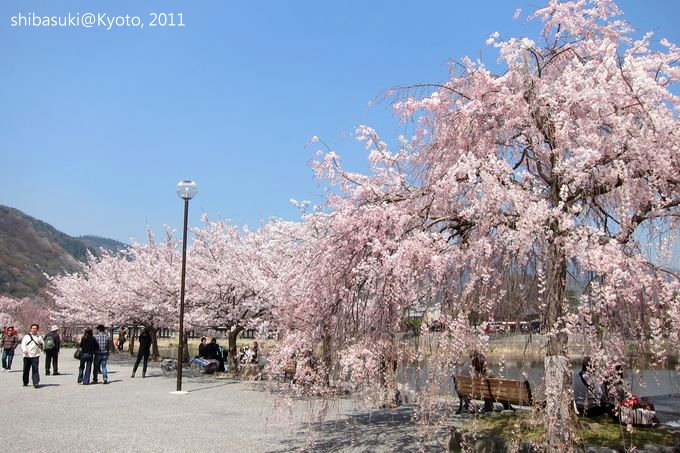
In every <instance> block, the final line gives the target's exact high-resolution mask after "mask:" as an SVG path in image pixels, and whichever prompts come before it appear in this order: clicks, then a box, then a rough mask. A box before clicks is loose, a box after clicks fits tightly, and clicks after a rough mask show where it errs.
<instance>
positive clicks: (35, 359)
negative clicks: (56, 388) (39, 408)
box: [21, 324, 45, 388]
mask: <svg viewBox="0 0 680 453" xmlns="http://www.w3.org/2000/svg"><path fill="white" fill-rule="evenodd" d="M38 329H40V326H39V325H38V324H31V330H30V332H28V333H27V334H26V335H24V338H22V339H21V352H22V353H23V355H24V376H23V378H24V387H27V386H28V375H29V373H30V374H31V380H32V381H33V387H35V388H38V385H39V384H40V370H39V368H40V351H42V350H43V348H44V347H45V343H44V341H43V338H42V337H41V336H40V335H38Z"/></svg>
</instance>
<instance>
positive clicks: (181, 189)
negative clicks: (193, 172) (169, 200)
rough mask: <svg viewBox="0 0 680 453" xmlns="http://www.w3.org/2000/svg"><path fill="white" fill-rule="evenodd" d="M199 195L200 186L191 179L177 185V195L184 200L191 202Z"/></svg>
mask: <svg viewBox="0 0 680 453" xmlns="http://www.w3.org/2000/svg"><path fill="white" fill-rule="evenodd" d="M197 193H198V186H197V185H196V183H195V182H194V181H192V180H191V179H183V180H181V181H180V182H178V183H177V195H179V197H180V198H181V199H183V200H191V199H192V198H194V197H195V196H196V194H197Z"/></svg>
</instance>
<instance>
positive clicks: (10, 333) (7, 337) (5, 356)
mask: <svg viewBox="0 0 680 453" xmlns="http://www.w3.org/2000/svg"><path fill="white" fill-rule="evenodd" d="M18 344H19V336H18V335H17V331H16V329H15V328H14V327H13V326H9V327H8V328H7V332H6V333H5V334H4V335H3V336H2V345H1V346H2V369H3V370H5V371H6V372H9V370H11V369H12V360H13V359H14V350H15V349H16V347H17V345H18Z"/></svg>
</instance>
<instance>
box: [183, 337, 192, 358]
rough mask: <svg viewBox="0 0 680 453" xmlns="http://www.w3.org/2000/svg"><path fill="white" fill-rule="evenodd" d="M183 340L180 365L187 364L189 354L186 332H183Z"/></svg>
mask: <svg viewBox="0 0 680 453" xmlns="http://www.w3.org/2000/svg"><path fill="white" fill-rule="evenodd" d="M183 339H184V346H183V347H182V363H189V360H191V359H190V357H191V354H189V336H188V335H187V332H186V331H185V332H184V335H183Z"/></svg>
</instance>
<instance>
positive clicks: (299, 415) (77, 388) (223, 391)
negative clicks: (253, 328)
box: [0, 350, 416, 452]
mask: <svg viewBox="0 0 680 453" xmlns="http://www.w3.org/2000/svg"><path fill="white" fill-rule="evenodd" d="M59 361H60V370H59V371H60V372H61V373H62V374H61V375H60V376H45V375H44V363H43V358H41V361H40V366H41V387H40V388H38V389H34V388H33V386H31V385H29V386H28V387H23V386H22V382H21V376H22V373H21V365H22V360H21V356H20V355H19V354H17V355H16V356H15V361H14V366H13V368H14V369H13V370H12V372H10V373H0V410H1V411H2V413H3V423H2V428H1V429H2V434H1V435H0V438H1V439H2V444H3V445H10V446H12V449H14V450H18V451H31V452H54V451H65V452H93V451H94V452H99V451H101V452H104V451H106V452H123V451H125V452H127V451H143V452H188V451H191V452H213V451H239V452H263V451H275V452H283V451H292V450H298V449H303V448H305V447H310V444H309V443H308V442H309V440H310V439H312V440H313V441H314V442H313V447H312V449H313V450H315V451H343V452H344V451H366V450H371V451H395V449H401V448H400V447H403V448H406V449H407V450H411V449H415V448H416V447H415V441H416V438H415V436H414V435H413V434H414V431H415V430H414V428H413V425H412V424H411V423H410V421H409V419H410V414H411V412H410V409H408V408H406V409H404V408H400V409H399V410H394V411H390V410H384V411H374V412H372V413H371V415H370V417H369V415H368V413H365V412H354V411H353V407H352V404H351V403H350V402H349V401H346V400H340V401H334V402H332V403H331V407H330V410H329V412H330V413H331V414H332V415H331V417H330V418H331V421H329V422H326V423H325V424H324V425H323V426H319V425H318V424H317V425H316V428H315V429H314V432H315V435H313V436H311V437H310V436H308V435H306V434H305V432H303V428H304V425H305V422H311V421H313V420H310V414H311V413H312V412H313V411H312V409H311V406H312V405H314V404H315V403H313V402H309V401H298V402H295V403H293V404H292V405H291V406H290V407H289V408H288V409H287V410H286V411H282V410H279V409H277V408H276V407H275V404H276V398H275V397H274V396H272V395H271V394H270V393H269V392H268V391H267V390H266V389H265V387H264V384H262V383H243V382H239V381H234V380H230V379H217V378H214V377H209V376H201V377H198V378H191V377H190V378H186V379H185V381H184V389H185V390H188V391H189V394H188V395H171V394H170V392H171V391H173V390H175V385H176V384H175V382H176V380H175V377H174V374H173V375H171V376H170V375H165V373H163V372H162V371H161V369H160V368H159V367H158V364H153V366H151V364H150V369H149V372H148V374H147V377H146V378H145V379H142V378H141V369H140V370H138V372H137V377H135V378H134V379H131V378H130V374H131V371H132V365H131V364H130V363H129V362H120V361H119V360H118V359H116V360H112V363H110V364H109V384H108V385H102V384H101V378H100V383H99V384H97V385H92V384H91V385H88V386H83V385H79V384H77V383H76V378H77V375H78V362H77V361H76V360H74V359H73V350H64V351H62V354H61V355H60V358H59ZM284 414H285V415H284ZM347 414H350V416H349V417H347V416H346V415H347ZM284 418H285V420H284ZM369 418H370V423H369Z"/></svg>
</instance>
